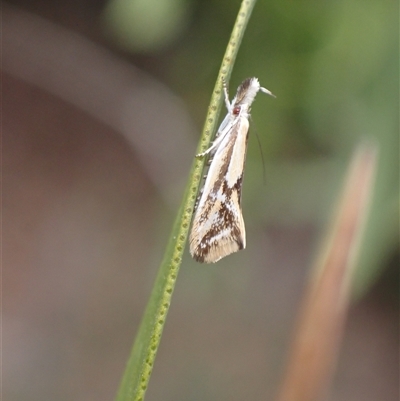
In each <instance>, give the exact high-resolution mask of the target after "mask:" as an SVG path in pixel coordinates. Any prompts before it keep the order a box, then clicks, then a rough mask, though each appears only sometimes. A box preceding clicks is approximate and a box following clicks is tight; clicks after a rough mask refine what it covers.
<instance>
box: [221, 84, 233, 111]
mask: <svg viewBox="0 0 400 401" xmlns="http://www.w3.org/2000/svg"><path fill="white" fill-rule="evenodd" d="M222 86H223V88H224V97H225V106H226V108H227V109H228V111H230V110H231V104H230V102H229V93H228V87H227V85H226V81H225V79H224V78H222Z"/></svg>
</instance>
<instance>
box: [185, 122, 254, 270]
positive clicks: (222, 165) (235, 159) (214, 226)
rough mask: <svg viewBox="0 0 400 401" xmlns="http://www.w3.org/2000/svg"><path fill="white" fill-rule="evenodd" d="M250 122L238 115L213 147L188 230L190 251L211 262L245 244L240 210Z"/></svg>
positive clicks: (196, 256) (202, 260)
mask: <svg viewBox="0 0 400 401" xmlns="http://www.w3.org/2000/svg"><path fill="white" fill-rule="evenodd" d="M248 130H249V122H248V119H247V118H246V117H239V118H238V120H237V121H236V122H235V124H233V127H232V132H230V133H229V135H228V134H227V135H226V136H225V137H224V140H223V141H222V142H221V144H220V145H219V146H218V148H217V149H216V152H215V155H214V158H213V161H212V163H211V165H210V168H209V170H208V174H207V178H206V182H205V184H204V189H203V193H202V196H201V197H200V201H199V204H198V207H197V210H196V212H195V216H194V219H193V223H192V230H191V233H190V238H189V243H190V253H191V255H192V256H193V258H194V259H196V260H197V261H199V262H205V263H214V262H217V261H218V260H220V259H221V258H223V257H224V256H227V255H229V254H231V253H233V252H237V251H239V250H241V249H244V248H245V247H246V232H245V226H244V220H243V215H242V210H241V193H242V180H243V169H244V165H245V160H246V151H247V137H248Z"/></svg>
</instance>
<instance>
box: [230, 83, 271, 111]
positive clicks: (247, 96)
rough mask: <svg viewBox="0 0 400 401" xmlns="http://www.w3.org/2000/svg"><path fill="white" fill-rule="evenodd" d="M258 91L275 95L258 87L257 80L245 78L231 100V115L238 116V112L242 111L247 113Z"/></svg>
mask: <svg viewBox="0 0 400 401" xmlns="http://www.w3.org/2000/svg"><path fill="white" fill-rule="evenodd" d="M258 91H261V92H264V93H266V94H267V95H270V96H273V97H275V95H274V94H273V93H272V92H270V91H269V90H268V89H265V88H263V87H262V86H260V82H259V81H258V79H257V78H255V77H254V78H247V79H245V80H244V81H243V82H242V83H241V84H240V86H239V88H238V90H237V92H236V96H235V98H234V99H233V114H234V115H239V114H240V112H241V111H243V109H245V111H248V110H249V109H250V106H251V104H252V103H253V101H254V98H255V97H256V95H257V93H258Z"/></svg>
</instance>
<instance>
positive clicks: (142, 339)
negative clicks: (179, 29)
mask: <svg viewBox="0 0 400 401" xmlns="http://www.w3.org/2000/svg"><path fill="white" fill-rule="evenodd" d="M255 1H256V0H243V1H242V4H241V7H240V9H239V13H238V16H237V18H236V22H235V25H234V27H233V30H232V34H231V37H230V39H229V43H228V46H227V49H226V51H225V55H224V58H223V61H222V65H221V68H220V70H219V73H218V78H217V82H216V84H215V87H214V91H213V94H212V97H211V101H210V105H209V107H208V112H207V117H206V122H205V124H204V128H203V132H202V136H201V139H200V143H199V146H198V152H202V151H204V150H206V149H207V148H208V147H209V145H210V142H211V139H212V136H213V133H214V132H215V130H216V124H217V120H218V114H219V111H220V108H221V104H222V96H223V91H222V81H223V79H225V80H226V82H229V77H230V75H231V72H232V69H233V65H234V62H235V59H236V56H237V53H238V50H239V47H240V43H241V41H242V38H243V35H244V31H245V29H246V26H247V24H248V21H249V19H250V15H251V12H252V10H253V7H254V4H255ZM203 167H204V160H203V159H195V161H194V163H193V166H192V168H191V172H190V177H189V182H188V184H187V187H186V191H185V194H184V197H183V201H182V204H181V207H180V209H179V212H178V215H177V218H176V220H175V224H174V226H173V230H172V232H171V236H170V239H169V243H168V246H167V249H166V252H165V255H164V258H163V261H162V263H161V266H160V269H159V272H158V275H157V278H156V280H155V283H154V286H153V289H152V292H151V295H150V299H149V302H148V305H147V307H146V310H145V312H144V315H143V318H142V322H141V324H140V327H139V331H138V333H137V336H136V339H135V342H134V345H133V348H132V352H131V355H130V357H129V360H128V363H127V367H126V369H125V372H124V375H123V378H122V382H121V385H120V388H119V391H118V394H117V398H116V400H117V401H128V400H129V401H133V400H134V401H142V400H143V399H144V396H145V393H146V390H147V387H148V384H149V380H150V376H151V372H152V369H153V365H154V361H155V357H156V353H157V349H158V346H159V344H160V340H161V335H162V331H163V328H164V324H165V320H166V317H167V313H168V309H169V306H170V303H171V297H172V293H173V290H174V287H175V283H176V279H177V276H178V272H179V267H180V264H181V260H182V255H183V251H184V249H185V244H186V240H187V235H188V231H189V226H190V221H191V217H192V213H193V207H194V203H195V200H196V196H197V192H198V188H199V185H200V182H201V176H202V170H203Z"/></svg>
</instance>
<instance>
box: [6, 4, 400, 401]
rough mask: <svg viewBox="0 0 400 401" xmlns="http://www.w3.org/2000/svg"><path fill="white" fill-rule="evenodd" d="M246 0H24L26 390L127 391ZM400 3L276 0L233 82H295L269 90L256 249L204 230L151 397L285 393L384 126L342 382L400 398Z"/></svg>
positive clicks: (9, 87)
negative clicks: (317, 267) (216, 248)
mask: <svg viewBox="0 0 400 401" xmlns="http://www.w3.org/2000/svg"><path fill="white" fill-rule="evenodd" d="M239 5H240V3H239V1H236V0H235V1H228V0H220V1H216V0H212V1H207V2H205V1H193V0H111V1H108V2H107V1H96V0H90V1H89V0H80V1H77V0H72V1H57V2H54V1H49V0H29V1H28V0H16V1H8V2H3V6H2V25H3V28H2V44H3V46H2V96H3V97H2V99H3V102H2V110H3V111H2V137H3V139H2V140H3V150H2V153H3V176H2V178H3V205H2V206H3V238H2V243H3V273H2V279H3V311H2V312H3V313H2V333H3V357H2V362H3V363H2V368H3V372H2V377H3V384H4V386H3V396H4V400H12V401H19V400H21V401H22V400H27V399H29V400H30V401H35V400H40V401H43V400H59V401H63V400H82V401H87V400H97V401H101V400H111V399H113V398H114V396H115V394H116V391H117V388H118V385H119V381H120V378H121V376H122V373H123V370H124V367H125V363H126V360H127V358H128V356H129V352H130V349H131V345H132V342H133V339H134V336H135V334H136V331H137V328H138V324H139V322H140V318H141V315H142V312H143V309H144V307H145V305H146V302H147V300H148V297H149V293H150V290H151V287H152V283H153V281H154V278H155V275H156V273H157V269H158V265H159V263H160V261H161V258H162V255H163V251H164V248H165V246H166V244H167V239H168V235H169V231H170V229H171V227H172V223H173V220H174V217H175V215H176V212H177V209H178V207H179V203H180V200H181V197H182V195H183V190H184V186H185V182H186V180H187V178H188V172H189V169H190V166H191V163H192V161H193V157H194V155H195V148H196V143H197V140H198V138H199V135H200V131H201V128H202V125H203V121H204V118H205V114H206V111H207V105H208V102H209V99H210V96H211V92H212V89H213V86H214V83H215V79H216V77H217V73H218V69H219V66H220V64H221V59H222V56H223V54H224V51H225V47H226V44H227V41H228V39H229V36H230V31H231V29H232V26H233V23H234V20H235V18H236V14H237V11H238V9H239ZM398 7H399V5H398V2H396V1H391V0H384V1H381V0H368V1H360V0H339V1H331V2H315V1H307V0H303V1H287V0H283V1H282V0H279V1H278V0H273V1H268V2H267V1H265V0H260V1H259V2H258V4H256V7H255V9H254V12H253V15H252V17H251V20H250V24H249V26H248V29H247V31H246V33H245V36H244V40H243V43H242V47H241V49H240V51H239V55H238V58H237V62H236V65H235V67H234V70H233V75H232V77H231V82H230V91H231V97H232V96H233V95H234V93H235V91H236V87H237V86H238V85H239V84H240V82H241V81H242V80H243V79H244V78H246V77H251V76H256V77H258V78H259V80H260V82H261V84H262V85H263V86H265V87H266V88H268V89H269V90H271V91H272V92H273V93H274V94H276V96H277V99H273V98H270V97H268V96H263V95H262V94H259V95H258V97H257V99H256V101H255V103H254V105H253V108H252V125H251V136H250V141H249V151H248V158H247V166H246V173H245V180H244V190H243V194H244V195H243V213H244V217H245V221H246V229H247V243H248V245H247V249H246V250H245V251H242V252H239V253H237V254H235V255H232V256H230V257H227V258H225V259H224V260H222V261H220V262H219V263H218V264H217V265H211V266H208V265H200V264H197V263H195V262H194V261H193V260H191V258H190V257H189V256H188V252H187V251H186V253H185V257H184V260H183V263H182V267H181V272H180V276H179V279H178V281H177V285H176V289H175V293H174V297H173V302H172V305H171V309H170V312H169V318H168V320H167V324H166V327H165V330H164V336H163V339H162V342H161V346H160V349H159V352H158V357H157V360H156V364H155V367H154V372H153V375H152V378H151V381H150V386H149V390H148V392H147V396H146V397H147V398H146V400H149V401H151V400H164V401H167V400H192V401H195V400H220V401H223V400H231V401H233V400H243V399H251V400H258V399H271V398H272V397H273V395H274V394H275V393H276V391H277V387H278V383H279V378H280V377H281V375H282V371H283V368H284V364H285V358H286V356H287V349H288V345H289V343H290V338H291V333H292V330H293V326H294V319H295V316H296V311H297V308H298V304H299V301H300V299H301V294H302V291H303V289H304V286H305V284H306V282H307V277H308V275H309V270H310V265H311V263H312V261H313V258H314V256H315V254H316V251H317V249H318V246H319V244H320V242H321V238H322V236H323V234H324V230H325V228H326V225H327V223H328V221H329V217H330V215H331V213H332V210H333V207H334V205H335V201H336V199H337V196H338V191H339V189H340V186H341V184H342V182H343V179H344V172H345V170H346V167H347V165H348V162H349V159H350V156H351V153H352V151H353V150H354V148H355V146H356V144H357V143H359V142H360V141H361V140H363V139H370V140H375V141H376V142H377V143H378V145H379V148H380V159H379V169H378V174H377V181H376V188H375V192H374V196H373V202H372V207H371V216H370V219H369V221H368V224H367V230H366V235H365V239H364V241H363V245H362V251H361V259H360V261H359V264H358V268H357V275H356V281H355V286H354V303H353V306H352V309H351V311H350V316H349V319H348V324H347V328H346V333H345V338H344V343H343V347H342V350H341V353H340V355H339V360H338V371H337V373H336V374H335V380H334V384H333V389H332V395H331V399H332V400H340V401H341V400H343V401H345V400H346V401H353V400H354V401H359V400H364V401H369V400H371V401H376V400H381V401H383V400H387V401H395V400H398V398H399V363H398V349H399V308H398V306H399V305H398V303H399V270H398V269H399V264H398V256H399V252H398V244H399V242H398V239H399V238H398V230H399V228H398V224H399V215H398V210H399V164H398V159H399V157H398V156H399V146H398V145H399V143H398V139H399V135H398V128H399V121H398V112H399V82H398V77H399V69H398V67H399V66H398V60H399V43H398V40H399V31H398V29H399V27H398V11H399V10H398ZM223 113H224V111H223ZM256 135H258V137H259V141H260V144H261V146H259V145H258V141H257V138H256ZM260 147H261V151H262V154H263V156H264V160H265V166H263V162H262V157H261V153H260V149H259V148H260ZM264 169H265V179H264V176H263V170H264Z"/></svg>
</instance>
